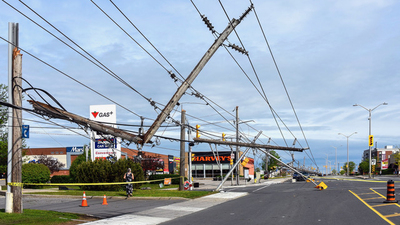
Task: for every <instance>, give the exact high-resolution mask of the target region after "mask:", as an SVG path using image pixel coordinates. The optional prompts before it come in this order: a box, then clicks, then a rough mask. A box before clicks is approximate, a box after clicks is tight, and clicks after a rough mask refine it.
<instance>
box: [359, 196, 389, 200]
mask: <svg viewBox="0 0 400 225" xmlns="http://www.w3.org/2000/svg"><path fill="white" fill-rule="evenodd" d="M381 198H385V197H374V198H363V199H364V200H372V199H381Z"/></svg>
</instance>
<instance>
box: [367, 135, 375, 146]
mask: <svg viewBox="0 0 400 225" xmlns="http://www.w3.org/2000/svg"><path fill="white" fill-rule="evenodd" d="M368 144H369V146H370V147H372V146H374V135H369V136H368Z"/></svg>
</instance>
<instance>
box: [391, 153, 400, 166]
mask: <svg viewBox="0 0 400 225" xmlns="http://www.w3.org/2000/svg"><path fill="white" fill-rule="evenodd" d="M392 156H393V157H394V160H395V161H396V166H398V165H399V163H400V152H397V153H395V154H392Z"/></svg>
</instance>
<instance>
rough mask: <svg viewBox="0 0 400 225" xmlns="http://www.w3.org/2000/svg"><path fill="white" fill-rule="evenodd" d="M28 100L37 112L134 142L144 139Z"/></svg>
mask: <svg viewBox="0 0 400 225" xmlns="http://www.w3.org/2000/svg"><path fill="white" fill-rule="evenodd" d="M28 102H29V103H30V104H32V106H33V108H34V110H35V113H37V114H40V115H46V116H49V117H53V118H57V119H64V120H68V121H70V122H74V123H77V124H81V125H83V126H85V127H89V128H90V129H91V130H95V131H98V132H101V133H104V134H111V135H113V136H115V137H120V138H122V139H123V140H125V141H130V142H134V143H140V142H141V141H142V139H141V138H140V137H138V136H137V135H134V134H131V133H128V132H125V131H123V130H120V129H118V128H115V127H112V126H108V125H104V124H101V123H98V122H95V121H93V120H90V119H87V118H84V117H81V116H78V115H76V114H73V113H70V112H67V111H64V110H62V109H58V108H55V107H52V106H49V105H47V104H44V103H41V102H37V101H33V100H28Z"/></svg>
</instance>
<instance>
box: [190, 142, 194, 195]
mask: <svg viewBox="0 0 400 225" xmlns="http://www.w3.org/2000/svg"><path fill="white" fill-rule="evenodd" d="M193 145H194V143H193V142H190V143H189V182H190V183H191V184H192V183H193V175H192V147H193ZM191 190H192V188H191Z"/></svg>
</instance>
